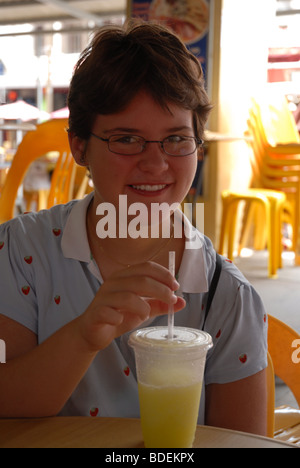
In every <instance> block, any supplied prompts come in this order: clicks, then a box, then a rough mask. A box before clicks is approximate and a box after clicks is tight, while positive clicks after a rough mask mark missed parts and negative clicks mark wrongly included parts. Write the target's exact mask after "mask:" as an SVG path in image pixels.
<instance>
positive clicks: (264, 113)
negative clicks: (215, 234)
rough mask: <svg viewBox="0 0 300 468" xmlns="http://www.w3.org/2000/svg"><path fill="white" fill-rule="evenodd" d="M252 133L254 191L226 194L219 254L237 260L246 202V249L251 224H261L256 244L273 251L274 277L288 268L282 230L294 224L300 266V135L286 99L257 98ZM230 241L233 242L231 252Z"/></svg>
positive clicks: (251, 117)
mask: <svg viewBox="0 0 300 468" xmlns="http://www.w3.org/2000/svg"><path fill="white" fill-rule="evenodd" d="M247 133H248V135H249V136H250V137H251V138H250V144H251V147H252V153H253V157H252V159H251V163H252V170H253V182H252V188H251V189H250V190H245V191H242V192H233V191H224V192H223V193H222V201H223V216H222V224H221V236H220V247H219V252H220V253H221V254H224V253H227V256H228V257H229V258H230V259H231V260H232V259H233V258H232V257H233V245H234V238H235V233H236V226H237V223H236V216H237V215H236V213H237V209H238V206H239V204H240V202H246V204H247V209H246V211H245V213H246V215H245V216H244V220H245V222H244V225H243V227H242V235H241V239H240V242H239V246H238V253H240V251H241V249H242V248H243V246H245V244H246V238H247V234H248V233H249V231H250V225H252V224H254V225H255V233H254V234H255V237H254V248H255V249H256V248H257V249H263V248H265V247H266V246H267V248H268V251H269V267H268V269H269V276H270V277H273V278H274V277H276V276H277V269H278V268H281V266H282V257H281V254H282V242H281V229H282V224H283V223H284V222H286V223H288V224H290V225H291V226H292V228H293V240H292V250H293V251H294V252H295V253H296V264H300V189H299V187H300V185H299V181H300V154H299V153H300V137H299V133H298V130H297V127H296V123H295V120H294V117H293V115H292V113H291V112H290V110H289V108H288V103H287V100H286V99H285V98H281V99H280V100H279V101H278V102H276V103H274V102H271V101H270V102H266V103H263V104H259V103H258V102H257V101H255V100H254V99H253V100H252V106H251V108H250V112H249V119H248V132H247ZM226 240H228V245H227V250H226Z"/></svg>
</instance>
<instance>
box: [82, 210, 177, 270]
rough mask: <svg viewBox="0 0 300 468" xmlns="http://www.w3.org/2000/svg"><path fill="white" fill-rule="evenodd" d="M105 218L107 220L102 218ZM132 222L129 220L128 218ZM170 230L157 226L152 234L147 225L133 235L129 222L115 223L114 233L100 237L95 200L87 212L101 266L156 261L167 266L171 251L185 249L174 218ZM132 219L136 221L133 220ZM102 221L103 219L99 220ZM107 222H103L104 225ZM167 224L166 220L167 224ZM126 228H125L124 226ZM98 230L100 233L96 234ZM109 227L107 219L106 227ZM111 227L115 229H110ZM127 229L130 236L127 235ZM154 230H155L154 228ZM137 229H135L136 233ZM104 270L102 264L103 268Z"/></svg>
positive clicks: (95, 256) (88, 223) (91, 238)
mask: <svg viewBox="0 0 300 468" xmlns="http://www.w3.org/2000/svg"><path fill="white" fill-rule="evenodd" d="M102 221H105V220H104V219H103V218H102ZM129 221H130V220H129ZM169 221H170V223H169V224H170V230H169V232H167V231H168V230H167V229H165V230H164V232H163V229H162V225H160V226H156V227H155V232H156V236H155V237H152V236H151V228H150V227H149V226H147V225H145V227H144V228H143V229H141V232H140V234H141V236H142V237H137V238H134V237H133V236H131V235H130V222H129V223H128V224H127V226H124V225H122V226H120V225H119V224H118V223H116V225H115V227H116V229H115V231H116V232H113V234H114V235H115V236H107V237H105V238H101V237H100V238H99V236H98V234H99V229H98V228H99V225H98V223H99V217H98V216H97V214H96V208H95V203H94V201H93V202H92V203H91V204H90V207H89V209H88V213H87V232H88V238H89V243H90V247H91V251H92V254H93V257H94V258H95V260H96V262H97V263H98V266H99V268H100V263H101V265H103V262H106V263H107V264H109V265H110V266H111V268H113V266H114V267H115V268H116V267H118V268H120V266H123V267H124V268H125V267H128V266H131V265H135V264H138V263H143V262H146V261H155V262H157V263H161V264H163V265H165V266H167V265H168V253H169V251H170V250H177V251H180V250H182V245H183V244H184V239H183V243H182V240H181V239H174V226H173V221H172V219H171V220H169ZM131 222H133V220H131ZM100 224H101V222H100ZM104 224H105V223H104V222H103V223H102V227H103V225H104ZM167 224H168V223H165V226H167ZM125 227H126V229H125ZM97 229H98V234H97ZM108 229H109V226H107V220H106V230H108ZM111 229H112V228H111ZM125 232H126V234H127V235H124V234H125ZM152 232H154V231H152ZM136 233H137V229H136V230H135V235H136ZM101 270H102V267H101Z"/></svg>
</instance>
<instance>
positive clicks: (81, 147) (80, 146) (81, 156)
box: [68, 132, 88, 167]
mask: <svg viewBox="0 0 300 468" xmlns="http://www.w3.org/2000/svg"><path fill="white" fill-rule="evenodd" d="M68 138H69V145H70V149H71V152H72V155H73V158H74V159H75V161H76V163H77V164H78V165H79V166H83V167H86V166H88V164H87V161H86V158H85V156H86V147H87V141H86V140H83V139H82V138H79V137H78V136H76V135H75V133H74V132H69V133H68Z"/></svg>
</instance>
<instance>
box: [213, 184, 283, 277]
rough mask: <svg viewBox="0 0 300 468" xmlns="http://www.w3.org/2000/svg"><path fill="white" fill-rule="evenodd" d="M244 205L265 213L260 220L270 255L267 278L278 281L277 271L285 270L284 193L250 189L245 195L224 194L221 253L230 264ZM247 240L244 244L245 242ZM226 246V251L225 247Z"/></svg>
mask: <svg viewBox="0 0 300 468" xmlns="http://www.w3.org/2000/svg"><path fill="white" fill-rule="evenodd" d="M241 202H246V203H248V204H250V209H251V208H253V207H254V208H255V209H257V207H261V209H262V213H263V217H262V218H261V219H260V222H259V223H258V226H260V225H261V224H263V221H264V227H265V230H266V236H267V247H268V251H269V261H268V274H269V277H270V278H276V277H277V269H278V268H281V266H282V264H281V253H282V246H281V221H282V212H283V207H284V204H285V202H286V196H285V194H284V193H281V192H276V191H272V190H263V189H257V190H256V189H248V190H245V191H243V192H233V191H229V190H225V191H223V192H222V204H223V211H222V221H221V233H220V243H219V253H220V254H221V255H225V254H226V255H227V257H228V258H229V259H230V260H233V255H234V254H233V250H234V241H235V236H236V227H237V226H236V225H237V213H238V208H239V205H240V203H241ZM246 232H247V229H246ZM244 236H245V231H244ZM244 236H243V239H242V242H244ZM264 238H265V237H264ZM226 243H227V248H226V247H225V245H226ZM256 245H257V243H256ZM240 249H241V245H240V246H239V251H240Z"/></svg>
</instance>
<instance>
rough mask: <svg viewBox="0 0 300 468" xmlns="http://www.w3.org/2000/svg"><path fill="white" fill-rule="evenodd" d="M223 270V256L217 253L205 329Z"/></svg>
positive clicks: (207, 305)
mask: <svg viewBox="0 0 300 468" xmlns="http://www.w3.org/2000/svg"><path fill="white" fill-rule="evenodd" d="M221 271H222V257H221V255H219V254H218V253H217V254H216V268H215V273H214V276H213V279H212V282H211V284H210V288H209V291H208V299H207V304H206V309H205V318H204V323H203V329H204V325H205V322H206V319H207V317H208V314H209V311H210V308H211V304H212V301H213V298H214V296H215V293H216V290H217V287H218V283H219V279H220V275H221Z"/></svg>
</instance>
